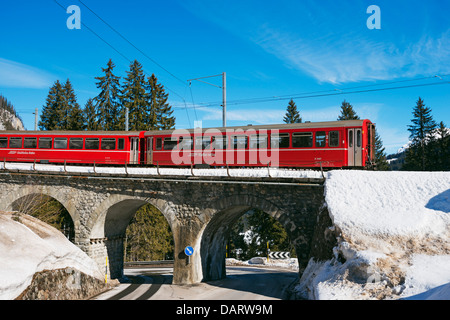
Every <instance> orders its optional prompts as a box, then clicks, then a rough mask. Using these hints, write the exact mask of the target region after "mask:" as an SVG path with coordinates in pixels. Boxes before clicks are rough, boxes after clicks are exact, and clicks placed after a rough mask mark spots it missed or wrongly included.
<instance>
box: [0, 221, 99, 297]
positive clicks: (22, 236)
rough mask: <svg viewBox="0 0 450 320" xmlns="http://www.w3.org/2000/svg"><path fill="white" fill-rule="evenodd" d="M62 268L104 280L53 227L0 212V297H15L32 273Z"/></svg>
mask: <svg viewBox="0 0 450 320" xmlns="http://www.w3.org/2000/svg"><path fill="white" fill-rule="evenodd" d="M64 268H72V269H73V270H74V271H75V270H77V271H80V272H83V273H85V274H86V275H89V276H91V277H94V278H97V279H100V280H102V279H104V275H103V274H102V273H101V272H100V270H99V269H98V266H97V265H96V264H95V262H94V261H93V260H92V259H91V258H89V257H88V256H87V255H86V254H85V253H84V252H83V251H81V250H80V249H79V248H78V247H76V246H75V245H74V244H72V243H71V242H70V241H69V240H67V239H66V238H65V237H64V235H63V234H62V233H61V232H59V231H58V230H56V229H55V228H53V227H51V226H49V225H47V224H45V223H43V222H42V221H40V220H38V219H36V218H33V217H31V216H28V215H24V214H17V213H7V212H0V300H11V299H15V298H16V297H17V296H19V295H20V294H21V293H22V292H23V291H24V290H25V289H26V288H27V287H28V286H29V285H30V284H31V281H32V279H33V276H34V274H35V273H37V272H40V271H43V270H56V269H64ZM66 270H67V269H66ZM70 284H71V283H70ZM70 284H69V285H70Z"/></svg>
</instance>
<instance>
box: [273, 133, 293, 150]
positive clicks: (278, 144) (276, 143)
mask: <svg viewBox="0 0 450 320" xmlns="http://www.w3.org/2000/svg"><path fill="white" fill-rule="evenodd" d="M270 145H271V147H272V148H275V149H276V148H289V133H279V134H278V135H271V136H270Z"/></svg>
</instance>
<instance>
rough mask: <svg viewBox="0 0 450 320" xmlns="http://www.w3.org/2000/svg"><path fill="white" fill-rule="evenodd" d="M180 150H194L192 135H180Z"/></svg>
mask: <svg viewBox="0 0 450 320" xmlns="http://www.w3.org/2000/svg"><path fill="white" fill-rule="evenodd" d="M179 148H180V150H181V149H183V150H192V138H191V137H185V136H181V137H180V146H179Z"/></svg>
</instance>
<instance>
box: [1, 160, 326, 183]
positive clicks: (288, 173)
mask: <svg viewBox="0 0 450 320" xmlns="http://www.w3.org/2000/svg"><path fill="white" fill-rule="evenodd" d="M0 169H6V170H12V171H14V170H22V171H40V172H53V173H65V172H67V173H73V174H74V173H84V174H93V173H99V174H102V173H103V174H110V175H114V174H119V175H125V174H130V175H146V176H158V175H162V176H191V175H192V174H194V175H195V176H203V177H227V176H228V174H229V175H230V176H231V177H269V174H270V177H272V178H319V179H320V178H322V173H321V171H320V170H293V169H287V168H275V167H273V168H230V169H229V170H227V169H226V168H210V169H192V170H191V168H170V167H161V168H156V167H151V168H147V167H127V168H125V166H119V167H105V166H96V167H95V168H94V166H93V165H92V166H86V165H83V166H73V165H66V166H64V165H59V164H40V163H36V164H33V163H18V162H17V163H16V162H6V163H3V162H0Z"/></svg>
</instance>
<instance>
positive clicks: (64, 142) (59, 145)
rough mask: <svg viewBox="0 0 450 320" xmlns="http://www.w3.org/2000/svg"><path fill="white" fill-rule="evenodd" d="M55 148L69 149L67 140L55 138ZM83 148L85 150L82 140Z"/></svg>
mask: <svg viewBox="0 0 450 320" xmlns="http://www.w3.org/2000/svg"><path fill="white" fill-rule="evenodd" d="M80 139H81V138H80ZM70 142H71V143H72V139H70ZM53 147H54V148H55V149H67V138H55V142H54V146H53ZM81 148H83V139H81ZM71 149H74V148H71Z"/></svg>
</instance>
